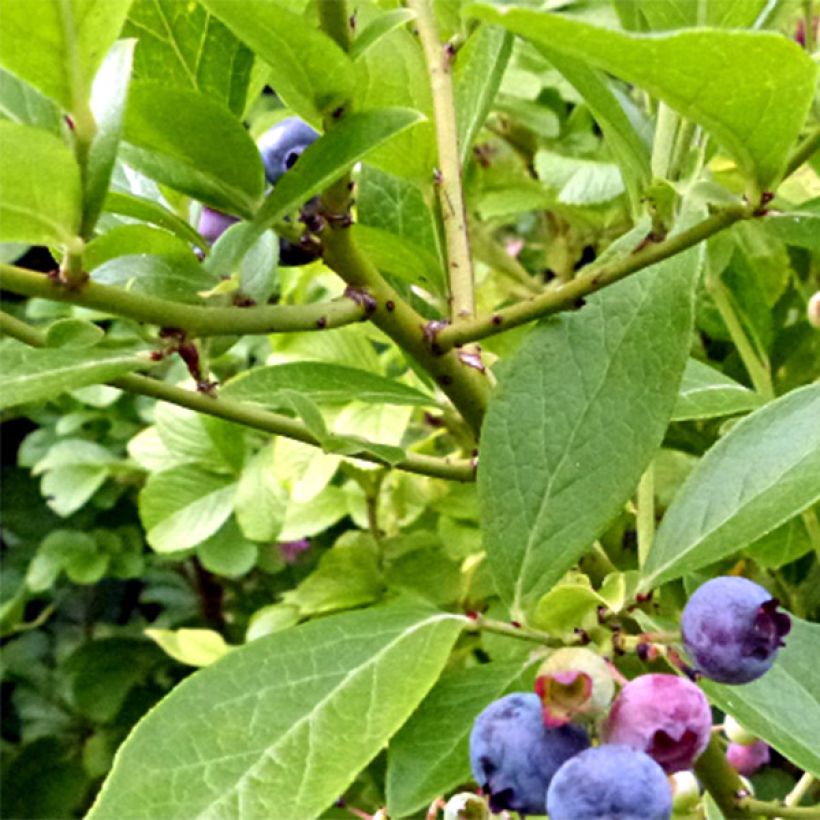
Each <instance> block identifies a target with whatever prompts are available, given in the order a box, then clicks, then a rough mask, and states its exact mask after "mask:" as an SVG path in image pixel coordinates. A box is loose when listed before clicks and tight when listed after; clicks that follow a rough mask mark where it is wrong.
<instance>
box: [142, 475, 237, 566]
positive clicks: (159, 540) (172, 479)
mask: <svg viewBox="0 0 820 820" xmlns="http://www.w3.org/2000/svg"><path fill="white" fill-rule="evenodd" d="M235 492H236V484H235V483H234V481H233V479H232V478H231V477H230V476H223V475H216V474H214V473H207V472H205V471H204V470H202V469H200V468H198V467H195V466H193V465H183V466H181V467H173V468H171V469H170V470H163V471H162V472H160V473H152V474H151V475H149V476H148V481H146V482H145V486H144V487H143V488H142V491H141V492H140V497H139V512H140V519H141V520H142V524H143V526H144V527H145V529H146V531H147V538H148V543H149V544H150V545H151V546H152V547H153V548H154V549H155V550H156V551H157V552H178V551H179V550H184V549H188V548H189V547H194V546H196V545H197V544H199V543H201V542H202V541H204V540H205V539H206V538H208V537H209V536H211V535H213V534H214V533H215V532H216V531H217V530H218V529H219V528H220V527H221V526H222V524H223V523H224V522H225V520H226V519H227V518H228V516H229V515H230V514H231V509H232V507H233V496H234V493H235Z"/></svg>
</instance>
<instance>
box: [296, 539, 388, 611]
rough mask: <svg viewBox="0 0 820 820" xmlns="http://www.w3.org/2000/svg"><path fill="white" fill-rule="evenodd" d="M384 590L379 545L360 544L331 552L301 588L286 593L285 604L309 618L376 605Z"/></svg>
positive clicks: (323, 558) (339, 546) (302, 583)
mask: <svg viewBox="0 0 820 820" xmlns="http://www.w3.org/2000/svg"><path fill="white" fill-rule="evenodd" d="M383 590H384V580H383V578H382V575H381V572H380V571H379V564H378V555H377V550H376V548H375V545H374V544H373V543H366V542H363V541H361V540H358V541H354V542H353V543H350V544H337V545H336V546H334V547H333V549H331V550H328V551H327V552H326V553H325V554H324V555H323V556H322V558H321V560H320V561H319V566H318V567H317V568H316V569H315V570H314V571H313V572H312V573H311V574H310V575H308V577H307V578H305V580H304V581H302V582H301V583H300V584H299V585H298V586H297V587H295V588H294V589H290V590H288V591H287V592H285V594H284V595H283V596H282V601H283V603H285V604H289V605H290V606H294V607H296V608H297V609H298V611H299V615H300V616H301V617H306V616H308V615H320V614H323V613H326V612H335V611H338V610H341V609H351V608H353V607H356V606H363V605H364V604H372V603H373V602H374V601H378V600H379V598H380V597H381V594H382V592H383Z"/></svg>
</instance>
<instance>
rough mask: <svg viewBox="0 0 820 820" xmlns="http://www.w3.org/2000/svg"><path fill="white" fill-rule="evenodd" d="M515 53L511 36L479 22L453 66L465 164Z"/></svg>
mask: <svg viewBox="0 0 820 820" xmlns="http://www.w3.org/2000/svg"><path fill="white" fill-rule="evenodd" d="M510 54H512V37H511V36H510V34H509V32H507V31H504V29H502V28H498V27H497V26H479V27H478V28H477V29H476V30H475V31H474V32H473V33H472V34H471V35H470V36H469V37H468V38H467V42H465V43H464V45H463V46H462V47H461V48H460V49H459V50H458V53H457V55H456V63H455V67H454V69H453V96H454V98H455V108H456V131H457V136H458V147H459V154H460V156H461V162H462V164H465V163H466V162H467V159H468V157H469V156H470V151H471V149H472V147H473V139H475V135H476V134H477V133H478V130H479V129H480V128H481V126H482V125H484V120H485V119H486V118H487V112H488V111H489V110H490V106H491V105H492V103H493V100H494V99H495V95H496V93H497V92H498V88H499V86H500V85H501V78H502V77H503V76H504V69H505V68H506V67H507V63H508V62H509V59H510Z"/></svg>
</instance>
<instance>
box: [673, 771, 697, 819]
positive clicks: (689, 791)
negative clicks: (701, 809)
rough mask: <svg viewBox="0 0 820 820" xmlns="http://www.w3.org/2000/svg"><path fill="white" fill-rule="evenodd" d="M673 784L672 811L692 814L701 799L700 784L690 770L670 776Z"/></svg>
mask: <svg viewBox="0 0 820 820" xmlns="http://www.w3.org/2000/svg"><path fill="white" fill-rule="evenodd" d="M669 783H670V785H671V786H672V811H673V812H674V813H675V814H690V813H691V812H692V811H694V809H695V806H697V804H698V801H699V800H700V786H699V785H698V781H697V778H696V777H695V775H694V774H692V772H690V771H683V772H675V773H674V774H673V775H670V777H669Z"/></svg>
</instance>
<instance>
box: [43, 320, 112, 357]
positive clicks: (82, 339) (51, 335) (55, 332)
mask: <svg viewBox="0 0 820 820" xmlns="http://www.w3.org/2000/svg"><path fill="white" fill-rule="evenodd" d="M104 338H105V331H104V330H103V329H102V328H101V327H100V326H99V325H95V324H94V323H93V322H89V321H88V320H87V319H58V320H57V321H56V322H52V323H51V324H50V325H49V326H48V328H47V330H46V338H45V343H46V347H70V348H74V349H75V350H76V349H78V348H79V349H82V348H84V347H93V346H94V345H96V344H98V343H99V342H101V341H102V340H103V339H104Z"/></svg>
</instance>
